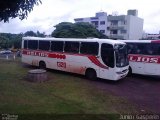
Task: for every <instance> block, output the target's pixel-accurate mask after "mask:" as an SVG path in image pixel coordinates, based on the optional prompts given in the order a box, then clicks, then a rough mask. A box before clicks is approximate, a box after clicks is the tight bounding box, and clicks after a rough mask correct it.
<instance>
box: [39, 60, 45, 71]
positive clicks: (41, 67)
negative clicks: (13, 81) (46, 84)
mask: <svg viewBox="0 0 160 120" xmlns="http://www.w3.org/2000/svg"><path fill="white" fill-rule="evenodd" d="M39 68H40V69H46V63H45V62H44V61H40V62H39Z"/></svg>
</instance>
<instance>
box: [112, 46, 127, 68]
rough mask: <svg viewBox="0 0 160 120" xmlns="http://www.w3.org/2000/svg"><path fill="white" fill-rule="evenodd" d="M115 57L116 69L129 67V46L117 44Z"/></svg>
mask: <svg viewBox="0 0 160 120" xmlns="http://www.w3.org/2000/svg"><path fill="white" fill-rule="evenodd" d="M114 48H115V56H116V67H124V66H127V65H129V62H128V57H127V55H128V54H127V46H126V45H125V44H116V45H115V46H114Z"/></svg>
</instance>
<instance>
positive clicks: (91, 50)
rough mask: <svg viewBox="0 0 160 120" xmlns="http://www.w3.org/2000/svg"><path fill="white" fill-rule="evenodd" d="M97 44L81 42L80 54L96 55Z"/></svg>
mask: <svg viewBox="0 0 160 120" xmlns="http://www.w3.org/2000/svg"><path fill="white" fill-rule="evenodd" d="M98 48H99V44H98V43H97V42H81V48H80V53H82V54H91V55H98Z"/></svg>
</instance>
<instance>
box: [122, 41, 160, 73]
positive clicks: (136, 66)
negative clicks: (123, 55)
mask: <svg viewBox="0 0 160 120" xmlns="http://www.w3.org/2000/svg"><path fill="white" fill-rule="evenodd" d="M123 42H125V43H127V48H128V54H129V65H130V67H129V74H131V73H135V74H142V75H151V76H152V75H153V76H160V40H123Z"/></svg>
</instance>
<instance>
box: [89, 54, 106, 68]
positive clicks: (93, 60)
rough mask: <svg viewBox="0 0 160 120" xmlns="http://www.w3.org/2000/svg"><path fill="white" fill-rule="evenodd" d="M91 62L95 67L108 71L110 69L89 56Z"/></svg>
mask: <svg viewBox="0 0 160 120" xmlns="http://www.w3.org/2000/svg"><path fill="white" fill-rule="evenodd" d="M88 58H89V60H90V61H91V62H92V63H94V64H95V65H97V66H99V67H101V68H104V69H108V67H106V66H105V65H103V64H102V63H101V62H100V61H99V60H98V59H97V58H96V57H95V56H88Z"/></svg>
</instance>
